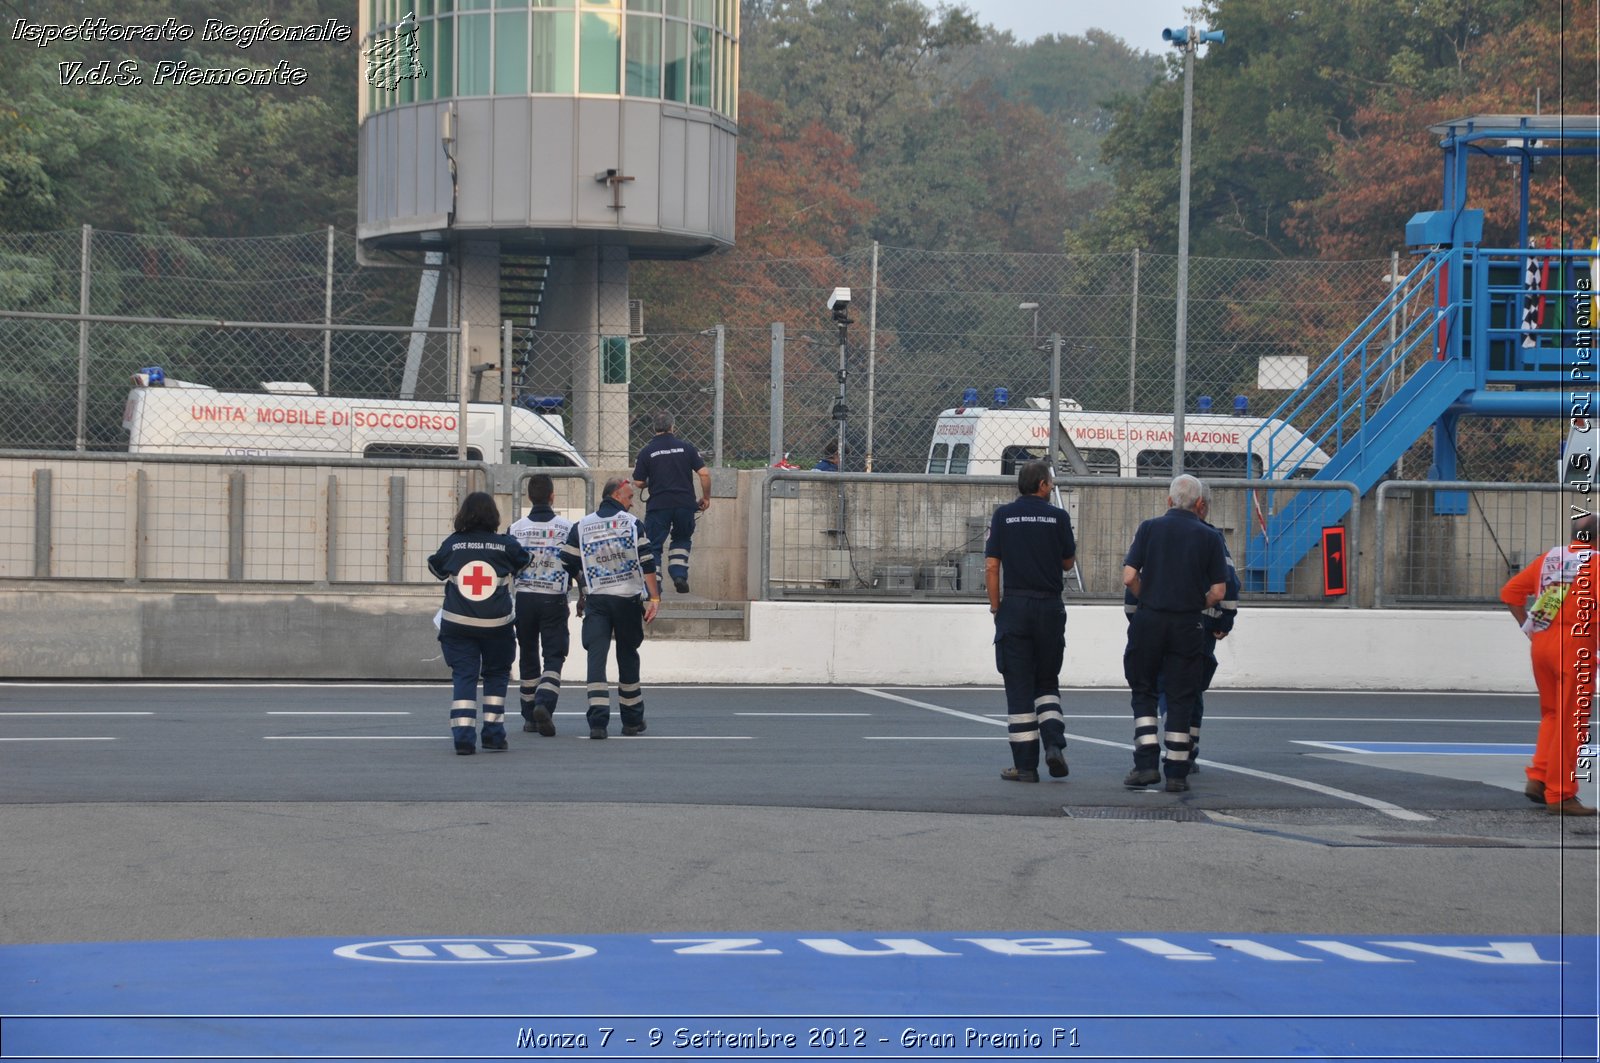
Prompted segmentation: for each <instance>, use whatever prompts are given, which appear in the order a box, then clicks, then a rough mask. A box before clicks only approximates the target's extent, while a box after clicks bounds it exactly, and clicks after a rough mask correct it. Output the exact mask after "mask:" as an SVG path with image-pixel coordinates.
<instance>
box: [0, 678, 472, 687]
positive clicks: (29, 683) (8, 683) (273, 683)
mask: <svg viewBox="0 0 1600 1063" xmlns="http://www.w3.org/2000/svg"><path fill="white" fill-rule="evenodd" d="M0 687H32V688H35V689H41V690H48V689H50V688H51V687H55V688H58V689H61V690H67V689H71V688H74V687H94V688H95V689H96V690H105V689H106V688H108V687H110V688H116V689H124V690H168V689H181V690H194V689H202V690H211V689H217V690H247V689H250V688H252V687H262V688H268V687H270V688H272V689H274V690H277V689H283V688H291V689H296V690H327V689H328V688H330V687H332V688H336V689H339V690H394V689H396V688H397V687H398V688H405V689H408V690H437V689H438V688H440V687H444V688H445V689H446V690H448V689H450V680H449V678H445V679H441V680H439V681H438V682H437V683H435V682H423V681H421V680H418V681H414V682H389V683H347V682H345V681H343V680H338V679H326V680H322V681H321V682H295V681H292V680H288V679H282V680H279V679H266V680H250V679H238V680H235V681H233V682H231V683H222V682H217V681H215V680H208V679H195V680H189V681H179V680H164V681H162V682H160V683H150V682H144V681H133V680H116V679H104V680H101V681H99V682H97V683H78V682H55V681H52V680H38V679H0Z"/></svg>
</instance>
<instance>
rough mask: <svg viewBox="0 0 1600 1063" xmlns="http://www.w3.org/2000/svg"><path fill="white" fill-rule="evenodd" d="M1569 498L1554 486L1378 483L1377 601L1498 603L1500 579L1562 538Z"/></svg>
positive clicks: (1567, 534) (1569, 511)
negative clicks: (1462, 503)
mask: <svg viewBox="0 0 1600 1063" xmlns="http://www.w3.org/2000/svg"><path fill="white" fill-rule="evenodd" d="M1575 497H1577V496H1574V494H1573V493H1572V492H1570V491H1564V490H1563V489H1562V488H1561V487H1560V486H1559V485H1556V484H1501V483H1470V482H1458V483H1448V484H1441V483H1436V482H1430V481H1422V480H1392V481H1387V482H1385V483H1382V484H1379V485H1378V490H1377V492H1376V512H1377V522H1376V524H1377V527H1376V531H1375V542H1376V549H1375V550H1374V552H1373V561H1374V564H1373V573H1374V581H1375V583H1376V602H1375V604H1377V605H1380V606H1383V605H1410V606H1430V605H1462V604H1474V605H1476V604H1486V605H1492V604H1494V603H1497V602H1498V601H1499V600H1500V597H1499V596H1500V588H1501V587H1502V586H1504V585H1505V582H1506V580H1508V579H1510V578H1511V577H1512V576H1513V575H1515V574H1516V573H1517V572H1520V571H1521V570H1522V568H1523V566H1525V565H1527V564H1528V562H1530V561H1532V560H1533V559H1534V558H1536V557H1538V556H1539V555H1540V554H1542V553H1544V552H1545V551H1546V550H1549V549H1550V548H1551V547H1554V546H1560V545H1562V544H1564V543H1566V542H1567V541H1568V539H1569V538H1570V528H1569V526H1568V521H1569V520H1570V519H1571V516H1572V512H1573V510H1572V506H1573V502H1574V499H1575ZM1462 501H1464V502H1465V507H1464V508H1463V506H1462V505H1461V502H1462ZM1585 508H1587V502H1586V501H1585Z"/></svg>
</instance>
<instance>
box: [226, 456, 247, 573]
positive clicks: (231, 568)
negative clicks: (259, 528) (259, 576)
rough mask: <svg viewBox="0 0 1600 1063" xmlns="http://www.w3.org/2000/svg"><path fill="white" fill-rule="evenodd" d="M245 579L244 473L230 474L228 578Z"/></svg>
mask: <svg viewBox="0 0 1600 1063" xmlns="http://www.w3.org/2000/svg"><path fill="white" fill-rule="evenodd" d="M243 579H244V473H242V472H232V473H229V474H228V580H229V582H232V583H238V582H240V581H242V580H243Z"/></svg>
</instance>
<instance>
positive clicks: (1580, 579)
mask: <svg viewBox="0 0 1600 1063" xmlns="http://www.w3.org/2000/svg"><path fill="white" fill-rule="evenodd" d="M1596 524H1597V522H1596V517H1595V514H1593V513H1584V514H1580V515H1579V516H1577V517H1574V518H1573V520H1572V541H1571V542H1570V543H1569V544H1568V545H1566V546H1558V547H1555V548H1554V549H1552V550H1549V551H1547V552H1546V553H1544V554H1542V555H1541V556H1540V557H1538V558H1536V559H1535V560H1534V561H1533V563H1532V564H1530V565H1528V567H1526V568H1524V569H1523V570H1522V571H1521V572H1518V573H1517V574H1516V575H1515V576H1512V577H1511V579H1510V580H1508V581H1507V582H1506V585H1505V586H1504V587H1502V588H1500V600H1501V601H1502V602H1505V603H1506V608H1507V609H1510V610H1511V615H1512V616H1514V617H1516V619H1517V622H1518V623H1519V624H1521V625H1522V630H1523V632H1524V633H1525V634H1526V635H1527V636H1528V640H1529V654H1530V656H1531V657H1532V658H1533V681H1534V684H1535V685H1536V686H1537V687H1538V688H1539V737H1538V740H1537V742H1536V743H1535V745H1534V748H1533V762H1532V763H1531V764H1529V765H1528V768H1527V775H1528V785H1527V787H1526V788H1525V789H1524V790H1523V793H1525V794H1526V795H1527V797H1528V800H1530V801H1534V802H1538V803H1541V804H1543V805H1544V807H1545V811H1546V812H1548V813H1549V814H1550V815H1552V816H1592V815H1594V814H1595V810H1594V809H1593V808H1590V807H1589V806H1588V805H1585V804H1583V803H1582V802H1580V801H1579V800H1578V777H1577V776H1578V773H1577V771H1576V766H1577V759H1578V747H1579V746H1581V745H1583V744H1584V743H1585V742H1587V741H1588V739H1589V722H1590V714H1591V712H1592V711H1593V706H1594V693H1595V666H1596V663H1597V662H1596V653H1597V648H1600V647H1597V641H1596V638H1595V632H1596V627H1595V625H1596V624H1597V623H1600V617H1597V616H1596V615H1595V600H1596V594H1595V591H1596V587H1595V580H1596V578H1597V576H1600V574H1597V572H1596V566H1595V563H1594V552H1595V546H1594V540H1595V530H1596ZM1530 599H1531V600H1532V601H1531V603H1530Z"/></svg>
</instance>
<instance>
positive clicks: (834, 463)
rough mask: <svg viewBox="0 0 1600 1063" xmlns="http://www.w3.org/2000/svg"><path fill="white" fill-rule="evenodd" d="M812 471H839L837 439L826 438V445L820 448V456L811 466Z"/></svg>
mask: <svg viewBox="0 0 1600 1063" xmlns="http://www.w3.org/2000/svg"><path fill="white" fill-rule="evenodd" d="M811 471H812V472H838V471H839V440H838V439H837V438H835V439H830V440H828V445H827V446H825V447H823V448H822V458H821V459H820V460H819V461H818V462H817V463H816V464H815V465H813V466H811Z"/></svg>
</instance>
